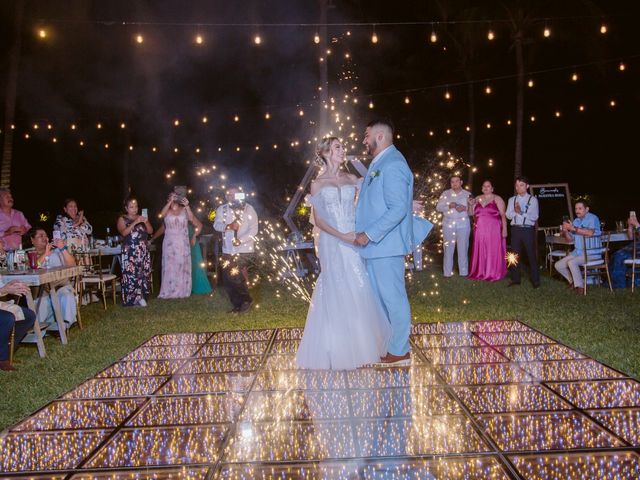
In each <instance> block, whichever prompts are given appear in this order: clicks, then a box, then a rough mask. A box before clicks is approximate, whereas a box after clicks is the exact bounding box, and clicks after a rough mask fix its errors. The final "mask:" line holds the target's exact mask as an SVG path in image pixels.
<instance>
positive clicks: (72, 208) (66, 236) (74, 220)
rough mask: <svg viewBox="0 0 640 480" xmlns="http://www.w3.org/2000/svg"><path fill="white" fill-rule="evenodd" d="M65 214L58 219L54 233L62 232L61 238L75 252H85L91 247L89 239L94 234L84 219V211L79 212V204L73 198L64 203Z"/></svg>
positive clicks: (54, 226)
mask: <svg viewBox="0 0 640 480" xmlns="http://www.w3.org/2000/svg"><path fill="white" fill-rule="evenodd" d="M63 210H64V213H62V214H60V215H58V216H57V217H56V221H55V223H54V224H53V231H54V232H55V231H58V232H60V238H62V240H64V241H65V242H66V245H67V247H69V248H70V249H71V250H73V251H77V250H85V249H86V248H87V247H88V246H89V241H88V239H87V237H88V236H89V235H91V234H92V233H93V227H92V226H91V224H90V223H89V222H88V221H87V219H86V218H85V217H84V211H83V210H78V202H76V201H75V200H74V199H73V198H67V199H66V200H65V201H64V207H63Z"/></svg>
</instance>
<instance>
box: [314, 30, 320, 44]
mask: <svg viewBox="0 0 640 480" xmlns="http://www.w3.org/2000/svg"><path fill="white" fill-rule="evenodd" d="M313 43H315V44H316V45H317V44H319V43H320V35H318V33H316V34H315V35H314V36H313Z"/></svg>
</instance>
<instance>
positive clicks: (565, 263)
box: [553, 200, 601, 294]
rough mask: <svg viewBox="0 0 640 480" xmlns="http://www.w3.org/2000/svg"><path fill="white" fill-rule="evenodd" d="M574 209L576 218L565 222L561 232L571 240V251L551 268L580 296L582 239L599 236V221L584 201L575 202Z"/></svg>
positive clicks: (582, 287) (582, 260) (581, 290)
mask: <svg viewBox="0 0 640 480" xmlns="http://www.w3.org/2000/svg"><path fill="white" fill-rule="evenodd" d="M574 209H575V213H576V218H574V219H573V223H572V222H570V221H569V220H567V221H565V222H564V223H563V224H562V231H561V235H563V236H564V237H565V238H566V239H567V240H573V250H572V251H571V253H569V255H567V256H566V257H564V258H562V259H560V260H558V261H557V262H556V263H554V264H553V266H554V268H555V269H556V270H557V271H558V273H559V274H560V275H562V276H563V277H564V278H565V279H566V280H567V282H569V286H570V287H573V288H574V289H575V291H576V293H579V294H582V293H583V289H584V278H583V276H582V275H583V274H582V271H581V269H580V266H581V265H584V263H585V258H584V247H585V241H584V237H592V236H594V235H600V233H601V232H600V219H599V218H598V217H597V216H596V215H594V214H593V213H591V212H589V205H588V204H587V202H586V201H584V200H579V201H577V202H576V203H575V207H574Z"/></svg>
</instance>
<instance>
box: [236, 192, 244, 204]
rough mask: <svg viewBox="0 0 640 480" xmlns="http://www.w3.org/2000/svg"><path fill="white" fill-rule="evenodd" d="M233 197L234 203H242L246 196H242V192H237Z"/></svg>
mask: <svg viewBox="0 0 640 480" xmlns="http://www.w3.org/2000/svg"><path fill="white" fill-rule="evenodd" d="M233 197H234V199H235V200H236V201H238V202H242V201H243V200H244V199H245V197H246V195H245V194H244V192H238V193H236V194H235V195H234V196H233Z"/></svg>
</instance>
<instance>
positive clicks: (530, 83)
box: [527, 78, 534, 88]
mask: <svg viewBox="0 0 640 480" xmlns="http://www.w3.org/2000/svg"><path fill="white" fill-rule="evenodd" d="M533 85H534V82H533V78H532V79H530V80H529V81H528V82H527V86H528V87H529V88H533Z"/></svg>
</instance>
